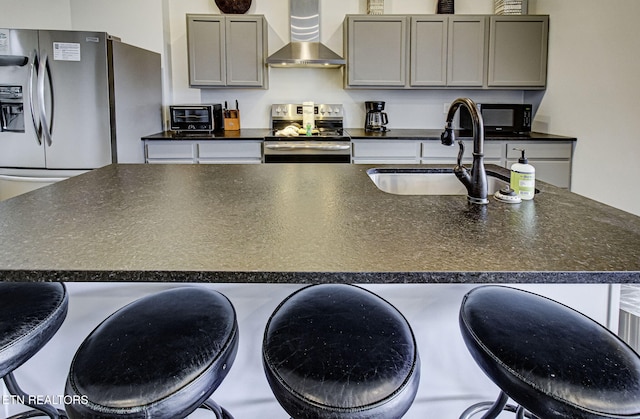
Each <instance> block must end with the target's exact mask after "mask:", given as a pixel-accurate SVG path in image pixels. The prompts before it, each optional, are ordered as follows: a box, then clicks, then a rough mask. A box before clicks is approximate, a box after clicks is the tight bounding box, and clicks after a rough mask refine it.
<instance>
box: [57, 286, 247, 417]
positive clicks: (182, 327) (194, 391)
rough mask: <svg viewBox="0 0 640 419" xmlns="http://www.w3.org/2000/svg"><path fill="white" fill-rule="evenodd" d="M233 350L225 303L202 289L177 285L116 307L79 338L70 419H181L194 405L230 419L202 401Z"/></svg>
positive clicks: (234, 331)
mask: <svg viewBox="0 0 640 419" xmlns="http://www.w3.org/2000/svg"><path fill="white" fill-rule="evenodd" d="M237 350H238V325H237V319H236V313H235V310H234V308H233V305H232V304H231V302H230V301H229V300H228V299H227V298H226V297H225V296H224V295H222V294H221V293H219V292H217V291H213V290H209V289H206V288H199V287H182V288H175V289H170V290H167V291H162V292H159V293H156V294H152V295H149V296H147V297H144V298H141V299H139V300H137V301H134V302H132V303H131V304H129V305H127V306H125V307H123V308H121V309H120V310H118V311H116V312H115V313H113V314H112V315H111V316H109V317H108V318H107V319H105V320H104V321H103V322H102V323H101V324H100V325H98V326H97V327H96V328H95V329H94V330H93V331H92V332H91V333H90V334H89V336H88V337H87V338H86V339H85V340H84V342H83V343H82V344H81V345H80V347H79V349H78V350H77V352H76V354H75V357H74V359H73V361H72V363H71V367H70V370H69V375H68V377H67V384H66V388H65V394H66V395H67V396H71V397H69V398H70V399H71V400H80V402H77V403H73V404H69V405H67V413H68V414H69V417H70V418H87V417H90V418H94V419H97V418H147V417H153V418H172V419H175V418H182V417H185V416H187V415H188V414H190V413H191V412H193V411H194V410H196V409H197V408H198V407H201V406H202V405H204V406H203V407H206V408H209V409H210V410H212V411H213V412H214V413H215V414H216V416H217V417H218V418H231V415H230V414H229V413H228V412H227V411H226V410H224V409H222V408H220V407H219V406H217V405H216V404H215V403H214V402H213V401H211V400H207V399H208V398H209V397H210V396H211V394H212V393H213V392H214V390H215V389H216V388H217V387H218V386H219V385H220V384H221V383H222V381H223V379H224V377H225V376H226V375H227V373H228V372H229V369H230V368H231V365H232V364H233V361H234V359H235V356H236V353H237Z"/></svg>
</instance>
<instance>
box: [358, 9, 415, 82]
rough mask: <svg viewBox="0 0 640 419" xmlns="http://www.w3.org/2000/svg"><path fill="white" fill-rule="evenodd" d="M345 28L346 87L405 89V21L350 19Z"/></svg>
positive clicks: (402, 17)
mask: <svg viewBox="0 0 640 419" xmlns="http://www.w3.org/2000/svg"><path fill="white" fill-rule="evenodd" d="M346 28H347V34H346V45H345V46H346V50H347V72H346V77H347V83H346V84H347V85H349V86H372V87H375V86H380V87H404V86H405V85H406V82H407V39H408V33H407V18H406V17H404V16H376V17H372V16H348V17H347V25H346Z"/></svg>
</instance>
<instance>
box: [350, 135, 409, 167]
mask: <svg viewBox="0 0 640 419" xmlns="http://www.w3.org/2000/svg"><path fill="white" fill-rule="evenodd" d="M351 144H352V148H351V150H352V153H353V159H352V161H353V163H356V164H418V163H420V142H419V141H415V140H406V141H405V140H388V141H386V140H351Z"/></svg>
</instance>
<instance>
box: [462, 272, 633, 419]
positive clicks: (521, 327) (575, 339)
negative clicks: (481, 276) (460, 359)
mask: <svg viewBox="0 0 640 419" xmlns="http://www.w3.org/2000/svg"><path fill="white" fill-rule="evenodd" d="M459 321H460V330H461V332H462V337H463V338H464V341H465V343H466V345H467V348H468V349H469V351H470V352H471V355H472V356H473V358H474V359H475V361H476V363H477V364H478V365H479V366H480V368H481V369H482V370H483V371H484V372H485V374H487V376H488V377H489V378H490V379H491V380H492V381H493V382H494V383H495V384H496V385H497V386H498V387H499V388H500V389H501V393H500V395H499V397H498V400H496V402H493V403H492V402H486V403H478V404H476V405H474V406H471V407H470V408H469V409H467V410H466V411H465V412H464V413H463V414H462V416H461V418H465V419H466V418H470V417H471V416H473V415H475V414H476V413H479V412H482V411H484V410H487V413H486V414H485V415H484V416H483V418H495V417H496V416H498V414H500V413H501V411H502V410H503V409H506V410H510V411H513V412H516V415H517V417H520V418H522V417H525V416H526V417H533V418H535V417H537V418H544V419H549V418H563V419H565V418H572V419H603V418H626V419H631V418H636V419H637V418H640V357H639V356H638V355H637V354H636V353H635V352H634V351H633V349H631V348H630V347H629V346H627V344H625V343H624V342H623V341H622V340H621V339H619V338H618V337H617V336H616V335H614V334H613V333H611V332H610V331H609V330H608V329H606V328H605V327H603V326H601V325H600V324H598V323H597V322H595V321H593V320H592V319H590V318H588V317H586V316H585V315H583V314H581V313H579V312H577V311H575V310H573V309H571V308H569V307H567V306H565V305H562V304H560V303H558V302H556V301H553V300H550V299H548V298H545V297H542V296H540V295H537V294H533V293H530V292H527V291H521V290H517V289H514V288H510V287H504V286H495V285H487V286H481V287H478V288H474V289H473V290H471V291H469V292H468V293H467V295H466V296H465V297H464V299H463V301H462V305H461V308H460V316H459ZM509 398H511V399H512V400H513V401H515V402H516V403H517V404H518V405H517V406H513V405H510V404H507V402H508V399H509Z"/></svg>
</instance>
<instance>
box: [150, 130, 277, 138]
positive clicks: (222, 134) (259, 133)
mask: <svg viewBox="0 0 640 419" xmlns="http://www.w3.org/2000/svg"><path fill="white" fill-rule="evenodd" d="M270 134H271V130H269V129H266V128H265V129H259V128H245V129H240V130H238V131H214V132H197V133H196V132H193V133H184V132H177V131H163V132H158V133H156V134H152V135H147V136H145V137H142V140H199V141H201V140H256V139H258V140H262V139H264V137H266V136H267V135H270Z"/></svg>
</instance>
